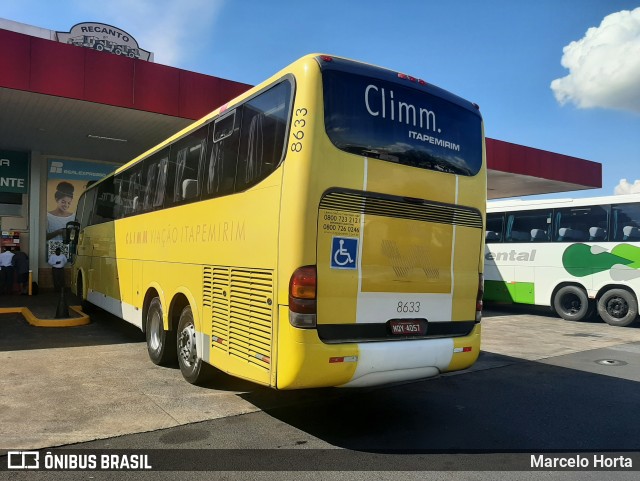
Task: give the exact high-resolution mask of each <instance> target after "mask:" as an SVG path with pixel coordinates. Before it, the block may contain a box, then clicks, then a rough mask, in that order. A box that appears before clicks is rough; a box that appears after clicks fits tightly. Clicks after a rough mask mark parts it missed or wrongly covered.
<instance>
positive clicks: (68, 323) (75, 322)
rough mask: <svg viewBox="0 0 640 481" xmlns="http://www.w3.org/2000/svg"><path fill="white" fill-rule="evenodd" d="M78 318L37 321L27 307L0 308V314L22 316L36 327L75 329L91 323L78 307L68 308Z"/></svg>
mask: <svg viewBox="0 0 640 481" xmlns="http://www.w3.org/2000/svg"><path fill="white" fill-rule="evenodd" d="M69 309H73V311H75V312H76V313H78V314H79V315H80V317H72V318H67V319H38V318H37V317H36V316H34V315H33V313H32V312H31V309H29V308H28V307H0V314H22V315H23V317H24V318H25V319H26V320H27V322H28V323H29V324H31V325H32V326H36V327H75V326H84V325H86V324H89V323H90V322H91V319H89V316H87V315H86V314H85V313H84V312H82V311H81V310H80V306H69Z"/></svg>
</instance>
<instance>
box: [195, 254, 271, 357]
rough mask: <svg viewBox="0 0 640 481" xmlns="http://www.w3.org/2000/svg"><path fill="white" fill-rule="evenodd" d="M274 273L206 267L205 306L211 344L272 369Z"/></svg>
mask: <svg viewBox="0 0 640 481" xmlns="http://www.w3.org/2000/svg"><path fill="white" fill-rule="evenodd" d="M272 300H273V273H272V272H271V271H267V270H260V269H243V268H230V267H218V266H212V267H209V266H207V267H205V268H204V271H203V310H204V313H203V314H204V316H205V318H210V319H211V334H212V336H211V340H212V342H211V345H212V347H213V348H216V349H221V350H223V351H225V352H227V353H228V354H229V355H232V356H235V357H237V358H240V359H242V360H244V361H246V362H248V363H250V364H254V365H256V366H259V367H261V368H264V369H269V368H270V364H271V337H272V324H273V302H272Z"/></svg>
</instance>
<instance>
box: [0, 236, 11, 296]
mask: <svg viewBox="0 0 640 481" xmlns="http://www.w3.org/2000/svg"><path fill="white" fill-rule="evenodd" d="M12 260H13V252H11V249H9V248H8V247H3V248H2V254H0V269H1V270H0V280H1V281H2V286H1V287H0V290H1V291H2V294H10V293H11V288H12V287H13V263H12Z"/></svg>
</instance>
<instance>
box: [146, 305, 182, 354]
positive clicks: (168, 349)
mask: <svg viewBox="0 0 640 481" xmlns="http://www.w3.org/2000/svg"><path fill="white" fill-rule="evenodd" d="M145 334H146V338H147V352H148V353H149V358H150V359H151V361H153V363H154V364H158V365H159V366H166V365H170V364H174V363H175V362H176V342H175V331H165V330H164V324H163V321H162V303H161V302H160V299H159V298H157V297H154V298H153V299H152V300H151V304H149V309H147V317H146V319H145Z"/></svg>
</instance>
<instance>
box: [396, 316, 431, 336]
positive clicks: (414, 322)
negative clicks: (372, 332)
mask: <svg viewBox="0 0 640 481" xmlns="http://www.w3.org/2000/svg"><path fill="white" fill-rule="evenodd" d="M389 328H390V329H391V334H393V335H394V336H424V335H425V333H426V332H427V323H426V322H425V321H423V320H422V319H393V320H391V321H389Z"/></svg>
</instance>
